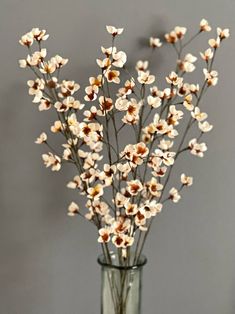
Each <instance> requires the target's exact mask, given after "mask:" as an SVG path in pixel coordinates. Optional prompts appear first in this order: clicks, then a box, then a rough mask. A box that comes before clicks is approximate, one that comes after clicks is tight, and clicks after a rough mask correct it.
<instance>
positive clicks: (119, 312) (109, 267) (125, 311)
mask: <svg viewBox="0 0 235 314" xmlns="http://www.w3.org/2000/svg"><path fill="white" fill-rule="evenodd" d="M118 260H119V259H118V256H117V255H115V254H111V262H110V263H107V262H106V259H105V257H104V255H101V256H99V258H98V263H99V264H100V265H101V275H102V286H101V314H141V288H142V270H143V266H144V265H145V264H146V262H147V259H146V257H145V256H143V255H142V256H140V258H139V260H138V263H136V264H135V265H133V266H124V265H120V263H119V262H118Z"/></svg>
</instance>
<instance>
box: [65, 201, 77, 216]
mask: <svg viewBox="0 0 235 314" xmlns="http://www.w3.org/2000/svg"><path fill="white" fill-rule="evenodd" d="M78 212H79V206H78V205H77V204H76V203H75V202H71V204H70V205H69V207H68V216H70V217H73V216H75V215H77V214H78Z"/></svg>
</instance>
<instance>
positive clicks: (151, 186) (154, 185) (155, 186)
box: [145, 178, 163, 197]
mask: <svg viewBox="0 0 235 314" xmlns="http://www.w3.org/2000/svg"><path fill="white" fill-rule="evenodd" d="M145 186H146V189H147V191H148V192H150V194H151V195H153V196H155V197H160V196H161V190H162V189H163V185H162V184H160V183H159V182H158V181H157V179H156V178H151V180H150V181H148V182H146V184H145Z"/></svg>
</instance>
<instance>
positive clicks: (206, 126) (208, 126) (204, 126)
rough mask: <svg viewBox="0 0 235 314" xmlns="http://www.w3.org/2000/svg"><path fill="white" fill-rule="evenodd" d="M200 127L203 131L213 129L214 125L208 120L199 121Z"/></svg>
mask: <svg viewBox="0 0 235 314" xmlns="http://www.w3.org/2000/svg"><path fill="white" fill-rule="evenodd" d="M198 127H199V129H200V130H201V131H202V132H203V133H206V132H210V131H211V130H212V129H213V125H211V124H210V123H209V122H208V121H204V122H199V123H198Z"/></svg>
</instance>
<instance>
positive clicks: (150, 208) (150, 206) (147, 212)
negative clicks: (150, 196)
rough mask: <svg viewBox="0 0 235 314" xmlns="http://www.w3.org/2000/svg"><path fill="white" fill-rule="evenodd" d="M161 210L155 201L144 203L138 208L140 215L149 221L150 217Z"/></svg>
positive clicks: (160, 206)
mask: <svg viewBox="0 0 235 314" xmlns="http://www.w3.org/2000/svg"><path fill="white" fill-rule="evenodd" d="M161 210H162V204H161V203H157V202H156V201H155V200H153V201H151V202H150V201H146V202H145V203H144V204H143V206H141V207H140V213H141V214H142V215H143V216H144V217H145V218H146V219H150V218H151V217H154V216H156V215H157V214H159V213H160V212H161Z"/></svg>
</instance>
